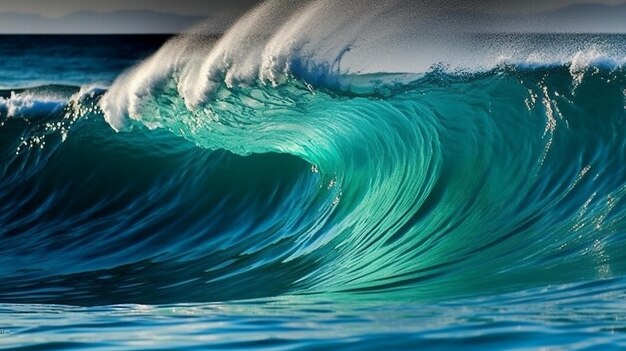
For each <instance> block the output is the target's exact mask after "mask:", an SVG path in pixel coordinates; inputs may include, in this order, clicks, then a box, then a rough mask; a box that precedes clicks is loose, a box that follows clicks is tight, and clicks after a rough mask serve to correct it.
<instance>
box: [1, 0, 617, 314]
mask: <svg viewBox="0 0 626 351" xmlns="http://www.w3.org/2000/svg"><path fill="white" fill-rule="evenodd" d="M372 3H373V2H372ZM372 3H370V2H369V1H366V2H358V3H357V2H342V3H341V4H338V3H337V2H331V1H318V2H310V3H308V2H307V3H298V4H294V3H291V2H282V1H276V2H268V3H265V4H263V5H261V6H260V7H259V8H257V9H256V10H255V11H253V12H251V13H249V14H248V15H246V16H245V17H244V18H243V19H242V20H241V21H239V22H238V23H237V24H235V25H234V26H233V28H232V29H231V30H230V31H229V32H228V33H227V34H225V35H224V36H223V37H222V38H221V39H219V40H215V38H210V37H207V36H206V35H205V34H203V32H202V28H197V29H196V30H195V31H192V32H190V33H188V34H186V35H182V36H180V37H177V38H174V39H172V40H171V41H169V42H168V43H166V44H165V45H164V46H163V47H162V48H161V49H160V50H159V51H158V52H157V53H156V54H155V55H154V56H152V57H151V58H148V59H147V60H145V61H144V62H143V63H141V64H139V65H137V66H136V67H134V68H133V69H131V70H129V71H127V72H126V73H124V74H122V75H120V76H119V77H118V78H117V79H116V80H115V82H113V83H112V84H111V85H109V84H107V83H104V84H101V83H98V84H95V83H90V84H85V85H82V86H80V87H79V86H75V85H74V84H56V85H55V84H47V83H50V82H47V83H46V84H43V85H39V86H38V87H35V88H21V89H17V88H16V89H13V90H5V91H0V124H1V127H0V157H1V159H2V162H1V163H0V237H1V240H2V243H3V245H2V246H1V247H0V277H1V279H2V284H1V285H0V301H1V302H3V303H7V302H8V303H12V302H19V303H52V304H68V305H89V306H98V305H112V304H126V303H143V304H176V303H192V302H216V301H232V300H241V299H254V298H288V297H291V296H296V295H297V296H304V295H306V296H309V295H312V296H314V298H320V299H323V298H326V297H341V298H346V299H355V300H360V299H363V300H368V301H371V300H383V301H388V300H393V301H409V302H410V301H415V300H417V301H433V300H434V301H440V300H442V299H450V298H455V297H459V298H460V297H469V298H472V297H476V296H484V295H488V294H497V293H504V292H511V291H527V290H528V289H533V288H537V287H542V286H546V285H553V284H566V283H579V282H585V281H596V280H607V279H612V278H616V279H619V278H621V277H623V275H624V273H625V272H626V257H625V256H624V253H625V252H626V250H625V249H626V247H625V246H626V241H625V240H624V239H626V237H625V236H624V233H625V229H626V222H625V221H624V218H625V214H626V203H625V201H624V200H623V197H624V194H626V172H624V165H625V164H626V162H625V161H626V144H625V143H626V142H625V140H626V135H625V134H626V129H624V128H623V123H624V120H625V118H626V67H625V66H624V59H623V57H620V56H619V55H620V52H621V53H623V51H620V50H621V49H620V48H622V47H626V38H624V36H619V35H617V36H584V35H580V36H576V35H569V36H568V35H562V36H537V35H517V36H515V35H461V34H459V33H456V32H454V31H448V30H447V31H445V37H446V38H447V40H446V41H445V42H443V43H441V42H440V41H439V39H441V35H443V34H442V33H441V32H440V33H439V34H440V36H435V37H431V40H430V41H425V42H424V45H426V46H425V48H427V49H425V50H424V52H425V53H427V55H426V56H423V55H422V56H420V55H417V56H416V57H415V60H416V62H417V66H416V67H415V69H414V70H412V71H410V73H394V70H392V69H379V67H380V66H377V65H374V66H370V67H366V68H363V69H361V68H359V67H357V66H354V62H360V60H359V58H363V60H365V61H366V57H368V56H367V55H366V52H367V50H365V49H367V48H370V49H371V48H372V47H373V48H377V46H376V45H377V44H376V45H374V44H372V46H368V45H366V43H369V42H368V41H367V40H366V39H368V40H371V41H372V42H374V43H380V42H385V41H386V40H387V39H386V38H388V36H389V35H391V36H393V35H395V34H396V30H397V29H398V28H403V21H398V28H395V26H394V25H391V26H390V27H389V28H390V29H389V30H388V31H385V32H383V33H382V34H381V33H379V30H380V29H381V28H383V27H384V26H383V25H382V24H381V23H379V20H380V19H381V18H388V16H389V14H390V13H391V14H396V13H397V12H398V9H399V8H401V7H398V6H397V5H398V3H399V2H397V3H396V2H388V3H386V5H385V6H378V7H376V6H372ZM433 11H434V10H433ZM346 14H351V16H347V15H346ZM431 15H433V13H431V12H427V13H425V16H431ZM319 18H327V20H326V21H324V23H323V25H320V23H318V22H317V21H318V19H319ZM355 18H356V19H358V20H355ZM405 20H414V18H413V17H411V16H409V17H407V18H405ZM387 22H388V21H387ZM419 23H420V24H419V25H416V29H417V30H422V29H425V28H426V27H429V28H430V27H433V26H432V25H433V23H430V22H428V21H427V22H419ZM383 24H384V23H383ZM387 24H388V23H387ZM434 27H435V29H437V30H438V28H436V27H437V26H434ZM385 28H386V27H385ZM435 29H431V30H430V31H426V32H424V33H425V34H424V36H431V35H432V34H433V33H432V31H434V30H435ZM374 32H375V33H379V35H378V36H376V37H373V34H372V33H374ZM433 38H434V39H433ZM467 38H471V39H472V40H471V41H469V42H468V44H466V46H465V47H462V46H458V45H457V44H459V43H460V42H462V41H464V40H465V39H467ZM412 40H413V39H412ZM433 42H437V43H439V44H438V45H439V46H437V48H433V47H430V46H429V45H431V44H433ZM476 42H481V43H483V44H484V43H486V42H487V43H490V45H486V44H485V45H483V46H482V48H485V49H484V50H482V51H481V52H477V50H474V51H472V47H473V44H472V43H476ZM554 42H558V43H560V44H559V46H558V47H555V46H554V45H552V43H554ZM396 44H397V43H396ZM505 47H506V48H508V49H507V50H508V51H507V50H504V49H503V48H505ZM581 47H582V49H581ZM364 48H365V49H364ZM364 50H365V51H364ZM503 50H504V51H503ZM409 51H410V50H409ZM479 51H480V50H479ZM391 52H393V51H391ZM452 53H457V54H458V55H453V54H452ZM465 54H467V55H465ZM437 55H443V56H442V57H449V58H450V62H452V63H450V62H448V61H446V60H438V57H439V56H437ZM384 56H385V55H384V53H381V57H384ZM411 57H412V56H411ZM456 57H459V58H460V59H459V60H458V61H455V60H456V59H455V58H456ZM479 57H480V59H478V60H477V61H478V62H480V64H478V65H470V64H466V63H465V62H464V61H463V60H475V59H477V58H479ZM396 59H398V58H396ZM401 60H402V61H403V62H404V61H410V60H409V59H408V58H407V57H406V56H402V58H401ZM351 62H352V63H351ZM381 62H383V64H388V65H391V67H396V66H393V62H395V61H394V60H393V59H390V58H389V57H387V58H385V59H381ZM426 63H428V64H426ZM424 67H426V69H422V68H424ZM459 67H460V68H461V69H459ZM76 85H78V84H76Z"/></svg>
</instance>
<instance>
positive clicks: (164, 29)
mask: <svg viewBox="0 0 626 351" xmlns="http://www.w3.org/2000/svg"><path fill="white" fill-rule="evenodd" d="M203 19H205V17H201V16H182V15H176V14H170V13H163V12H155V11H141V10H129V11H116V12H94V11H81V12H74V13H71V14H68V15H66V16H63V17H57V18H50V17H43V16H40V15H36V14H26V13H9V12H6V13H0V33H2V34H41V33H47V34H76V33H81V34H100V33H111V34H121V33H145V34H149V33H179V32H181V31H184V30H185V29H187V28H189V27H190V26H192V25H193V24H196V23H198V22H200V21H202V20H203ZM221 30H222V29H221V28H216V32H219V31H221Z"/></svg>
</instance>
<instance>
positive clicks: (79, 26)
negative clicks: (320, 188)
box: [0, 0, 626, 33]
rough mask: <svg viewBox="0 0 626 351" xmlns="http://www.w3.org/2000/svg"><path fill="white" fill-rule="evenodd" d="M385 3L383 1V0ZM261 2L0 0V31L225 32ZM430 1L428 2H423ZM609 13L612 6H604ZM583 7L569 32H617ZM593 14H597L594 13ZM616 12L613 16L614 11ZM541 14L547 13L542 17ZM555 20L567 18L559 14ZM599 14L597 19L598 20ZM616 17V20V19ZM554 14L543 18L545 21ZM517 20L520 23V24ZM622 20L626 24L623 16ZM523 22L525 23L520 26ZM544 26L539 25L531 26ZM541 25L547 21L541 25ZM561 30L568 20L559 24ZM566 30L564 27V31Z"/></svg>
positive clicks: (463, 4) (482, 6) (601, 0)
mask: <svg viewBox="0 0 626 351" xmlns="http://www.w3.org/2000/svg"><path fill="white" fill-rule="evenodd" d="M338 1H355V0H338ZM381 1H384V0H381ZM260 2H261V0H135V1H131V0H82V1H78V0H0V33H96V32H110V33H121V32H129V33H135V32H146V33H151V32H156V33H175V32H180V31H183V30H185V29H186V28H187V27H189V26H191V25H193V24H195V23H198V22H201V21H207V23H209V28H210V31H212V32H215V33H221V32H224V31H225V30H226V29H227V28H228V27H229V26H230V25H231V24H232V23H233V22H234V21H235V20H236V19H237V18H239V17H240V16H241V15H243V14H244V13H245V12H247V11H248V10H250V9H251V8H253V7H254V6H255V5H257V4H258V3H260ZM426 2H428V0H427V1H426ZM431 3H433V4H435V5H432V6H440V7H442V8H446V7H449V8H450V9H454V10H462V11H471V12H481V13H486V14H490V15H498V16H505V17H506V18H507V20H509V19H510V20H511V21H513V22H515V21H518V22H519V21H521V22H523V21H528V20H529V18H531V17H532V16H534V15H535V14H539V15H541V16H543V15H542V14H544V13H546V12H548V13H551V12H559V11H565V10H566V9H567V8H568V7H572V5H577V4H587V5H589V6H592V7H593V6H596V7H598V8H600V10H602V11H604V13H606V12H607V7H606V6H602V5H612V6H615V5H622V6H620V8H621V7H624V8H626V0H525V1H512V0H441V1H437V0H432V1H431ZM608 9H609V10H608V11H609V12H610V10H611V8H608ZM600 10H599V12H597V13H596V11H594V10H593V8H592V9H591V10H590V8H589V7H582V8H581V10H580V11H579V12H581V13H571V11H570V12H569V13H567V16H573V18H575V21H576V22H578V23H577V24H576V27H571V28H572V30H583V31H584V30H585V29H586V28H587V27H589V28H591V29H593V31H620V30H621V29H620V28H621V27H620V28H618V27H619V23H618V24H615V23H606V24H604V23H602V22H603V21H602V19H601V17H602V16H603V15H602V13H601V12H602V11H600ZM594 16H595V17H594ZM614 16H616V15H615V14H614ZM544 17H545V16H544ZM557 17H558V20H559V21H560V22H567V18H566V17H565V19H564V17H563V15H562V14H561V15H560V17H559V16H557ZM598 17H600V19H598ZM622 18H623V17H621V18H617V19H616V20H614V22H615V21H619V20H620V19H622ZM551 20H552V18H550V17H549V16H548V17H545V18H543V19H542V21H544V22H546V23H549V22H550V21H551ZM521 22H520V23H521ZM622 22H625V23H626V19H623V21H622ZM520 25H521V26H523V23H522V24H520ZM533 25H536V26H538V28H542V24H541V23H539V22H537V23H536V24H533ZM544 26H545V25H544ZM563 26H564V27H563V28H566V29H567V28H569V27H568V26H572V24H568V23H563ZM565 31H567V30H565Z"/></svg>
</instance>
